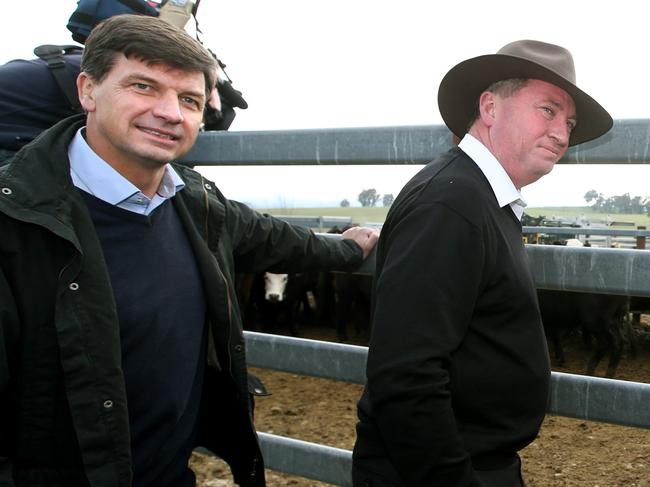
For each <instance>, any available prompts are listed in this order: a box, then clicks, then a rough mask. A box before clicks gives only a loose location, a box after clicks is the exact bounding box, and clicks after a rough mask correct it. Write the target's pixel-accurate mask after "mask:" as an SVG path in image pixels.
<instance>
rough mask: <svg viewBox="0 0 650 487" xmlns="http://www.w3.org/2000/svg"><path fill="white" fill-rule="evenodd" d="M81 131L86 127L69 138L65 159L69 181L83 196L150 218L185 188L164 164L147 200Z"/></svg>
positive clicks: (172, 171)
mask: <svg viewBox="0 0 650 487" xmlns="http://www.w3.org/2000/svg"><path fill="white" fill-rule="evenodd" d="M83 130H85V127H82V128H80V129H79V130H78V131H77V133H76V135H75V136H74V138H73V139H72V142H71V143H70V146H69V147H68V158H69V159H70V176H71V177H72V182H73V183H74V185H75V186H76V187H77V188H79V189H81V190H83V191H85V192H86V193H90V194H92V195H93V196H95V197H96V198H99V199H100V200H103V201H105V202H106V203H109V204H111V205H114V206H118V207H120V208H123V209H125V210H129V211H132V212H134V213H139V214H141V215H149V214H151V212H153V210H155V209H156V208H157V207H158V206H160V205H161V204H162V203H164V202H165V200H167V199H169V198H171V197H172V196H174V195H175V194H176V193H177V192H178V191H180V190H181V189H183V187H184V186H185V184H184V183H183V180H182V179H181V178H180V176H179V175H178V174H177V173H176V171H174V168H172V167H171V166H170V165H169V164H167V165H166V166H165V174H164V175H163V178H162V181H161V182H160V186H158V190H157V191H156V194H154V196H153V198H148V197H147V196H145V195H144V193H142V191H140V190H139V189H138V188H137V187H136V186H135V185H134V184H133V183H131V182H130V181H129V180H128V179H126V178H125V177H124V176H122V175H121V174H120V173H119V172H117V171H116V170H115V169H113V167H111V166H110V165H109V164H108V163H107V162H106V161H104V160H103V159H102V158H101V157H99V156H98V155H97V154H96V153H95V152H94V151H93V150H92V149H91V148H90V146H89V145H88V143H87V142H86V139H84V137H83V135H82V131H83Z"/></svg>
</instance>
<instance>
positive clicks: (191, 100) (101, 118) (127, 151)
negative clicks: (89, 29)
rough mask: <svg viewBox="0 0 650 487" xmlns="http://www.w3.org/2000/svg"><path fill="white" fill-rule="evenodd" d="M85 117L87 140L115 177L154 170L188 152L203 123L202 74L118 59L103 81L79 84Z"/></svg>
mask: <svg viewBox="0 0 650 487" xmlns="http://www.w3.org/2000/svg"><path fill="white" fill-rule="evenodd" d="M77 84H78V88H79V95H80V100H81V103H82V105H83V107H84V109H85V110H86V111H87V112H88V120H87V124H86V138H87V140H88V144H89V145H90V146H91V147H92V149H93V150H94V151H95V152H96V153H97V154H98V155H99V156H100V157H101V158H102V159H104V160H105V161H106V162H108V163H109V164H110V165H112V166H113V167H114V168H115V169H117V170H118V171H120V172H122V173H124V172H128V171H133V170H135V169H136V167H140V168H146V169H157V168H160V167H162V166H164V165H165V164H166V163H168V162H170V161H173V160H175V159H177V158H178V157H180V156H181V155H183V154H185V153H186V152H187V151H189V150H190V148H191V147H192V145H193V144H194V141H195V140H196V136H197V134H198V130H199V126H200V125H201V120H202V117H203V107H204V105H205V80H204V76H203V73H201V72H200V71H184V70H180V69H175V68H171V67H169V66H165V65H147V63H146V62H144V61H141V60H138V59H130V58H126V57H125V56H124V55H122V54H119V55H118V56H117V58H116V61H115V64H114V66H113V68H112V69H111V70H110V72H109V73H108V74H107V76H106V77H105V78H104V79H103V80H102V81H101V82H99V83H98V82H96V81H94V80H92V79H91V78H89V77H88V76H87V75H86V74H85V73H81V75H80V76H79V79H78V81H77Z"/></svg>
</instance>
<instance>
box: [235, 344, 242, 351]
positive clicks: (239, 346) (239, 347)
mask: <svg viewBox="0 0 650 487" xmlns="http://www.w3.org/2000/svg"><path fill="white" fill-rule="evenodd" d="M243 349H244V347H242V346H241V345H235V352H241V351H242V350H243Z"/></svg>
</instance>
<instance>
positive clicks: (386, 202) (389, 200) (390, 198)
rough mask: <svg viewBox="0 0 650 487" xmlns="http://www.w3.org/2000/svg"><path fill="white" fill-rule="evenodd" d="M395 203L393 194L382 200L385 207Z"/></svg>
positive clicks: (385, 196) (386, 195)
mask: <svg viewBox="0 0 650 487" xmlns="http://www.w3.org/2000/svg"><path fill="white" fill-rule="evenodd" d="M393 201H395V197H394V196H393V195H392V194H391V193H388V194H385V195H384V196H383V199H382V203H383V204H384V206H385V207H389V206H390V205H392V204H393Z"/></svg>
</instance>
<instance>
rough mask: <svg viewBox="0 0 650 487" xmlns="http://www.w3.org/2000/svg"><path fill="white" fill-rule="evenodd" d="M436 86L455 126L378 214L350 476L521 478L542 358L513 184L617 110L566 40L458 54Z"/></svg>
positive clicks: (459, 482)
mask: <svg viewBox="0 0 650 487" xmlns="http://www.w3.org/2000/svg"><path fill="white" fill-rule="evenodd" d="M438 101H439V106H440V111H441V113H442V116H443V119H444V120H445V123H446V124H447V126H448V127H449V128H450V129H451V131H452V132H453V133H454V134H455V135H456V136H458V137H459V138H460V139H462V140H461V141H460V144H459V145H458V147H455V148H453V149H452V150H450V151H449V152H447V153H446V154H444V155H442V156H441V157H440V158H438V159H437V160H436V161H433V162H431V163H430V164H428V165H427V166H425V167H424V169H423V170H422V171H420V172H419V173H418V174H417V175H416V176H415V177H414V178H413V179H412V180H411V181H410V182H409V183H407V184H406V186H405V187H404V189H403V190H402V191H401V193H400V195H399V196H398V197H397V199H396V200H395V202H394V203H393V205H392V206H391V209H390V211H389V213H388V216H387V219H386V222H385V224H384V226H383V228H382V232H381V236H380V240H379V244H378V251H377V264H376V276H375V286H374V296H373V314H372V316H373V320H372V336H371V340H370V349H369V354H368V365H367V379H368V380H367V384H366V387H365V390H364V392H363V395H362V397H361V400H360V401H359V407H358V413H359V423H358V425H357V442H356V445H355V448H354V457H353V458H354V462H353V465H354V468H353V479H354V485H355V486H356V487H360V486H369V485H374V486H387V485H390V486H409V487H423V486H446V487H452V486H453V487H465V486H481V487H522V486H524V485H525V483H524V481H523V479H522V476H521V466H520V460H519V456H518V451H519V450H521V449H522V448H524V447H525V446H526V445H528V444H529V443H530V442H531V441H533V440H534V439H535V437H536V435H537V432H538V430H539V427H540V425H541V423H542V420H543V418H544V413H545V410H546V404H547V399H548V391H549V378H550V363H549V358H548V352H547V348H546V342H545V339H544V331H543V328H542V322H541V319H540V315H539V309H538V305H537V296H536V290H535V286H534V283H533V279H532V276H531V274H530V272H529V269H528V266H527V263H526V255H525V251H524V247H523V244H522V235H521V224H520V219H521V216H522V214H523V207H524V205H525V203H524V202H523V199H522V197H521V193H520V190H521V188H522V187H524V186H526V185H527V184H530V183H532V182H534V181H536V180H537V179H539V178H540V177H541V176H543V175H545V174H547V173H548V172H549V171H551V169H552V168H553V166H554V165H555V163H556V162H557V161H558V160H559V159H560V158H561V157H562V156H563V155H564V153H565V151H566V150H567V148H568V147H569V146H570V145H574V144H578V143H581V142H585V141H587V140H591V139H594V138H596V137H599V136H600V135H602V134H604V133H605V132H607V131H608V130H609V129H610V128H611V126H612V119H611V117H610V116H609V114H608V113H607V112H606V111H605V110H604V109H603V108H602V107H601V106H600V105H599V104H598V103H597V102H596V101H595V100H594V99H593V98H591V97H590V96H589V95H587V94H586V93H585V92H583V91H582V90H580V89H579V88H578V87H577V86H576V78H575V70H574V66H573V59H572V57H571V54H570V53H569V51H567V50H566V49H564V48H562V47H559V46H556V45H552V44H547V43H543V42H538V41H530V40H524V41H516V42H513V43H511V44H508V45H506V46H505V47H503V48H502V49H501V50H499V52H498V53H497V54H494V55H487V56H480V57H476V58H473V59H469V60H467V61H464V62H462V63H460V64H458V65H457V66H455V67H454V68H452V69H451V70H450V71H449V73H447V75H446V76H445V77H444V79H443V80H442V82H441V84H440V89H439V94H438Z"/></svg>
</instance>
